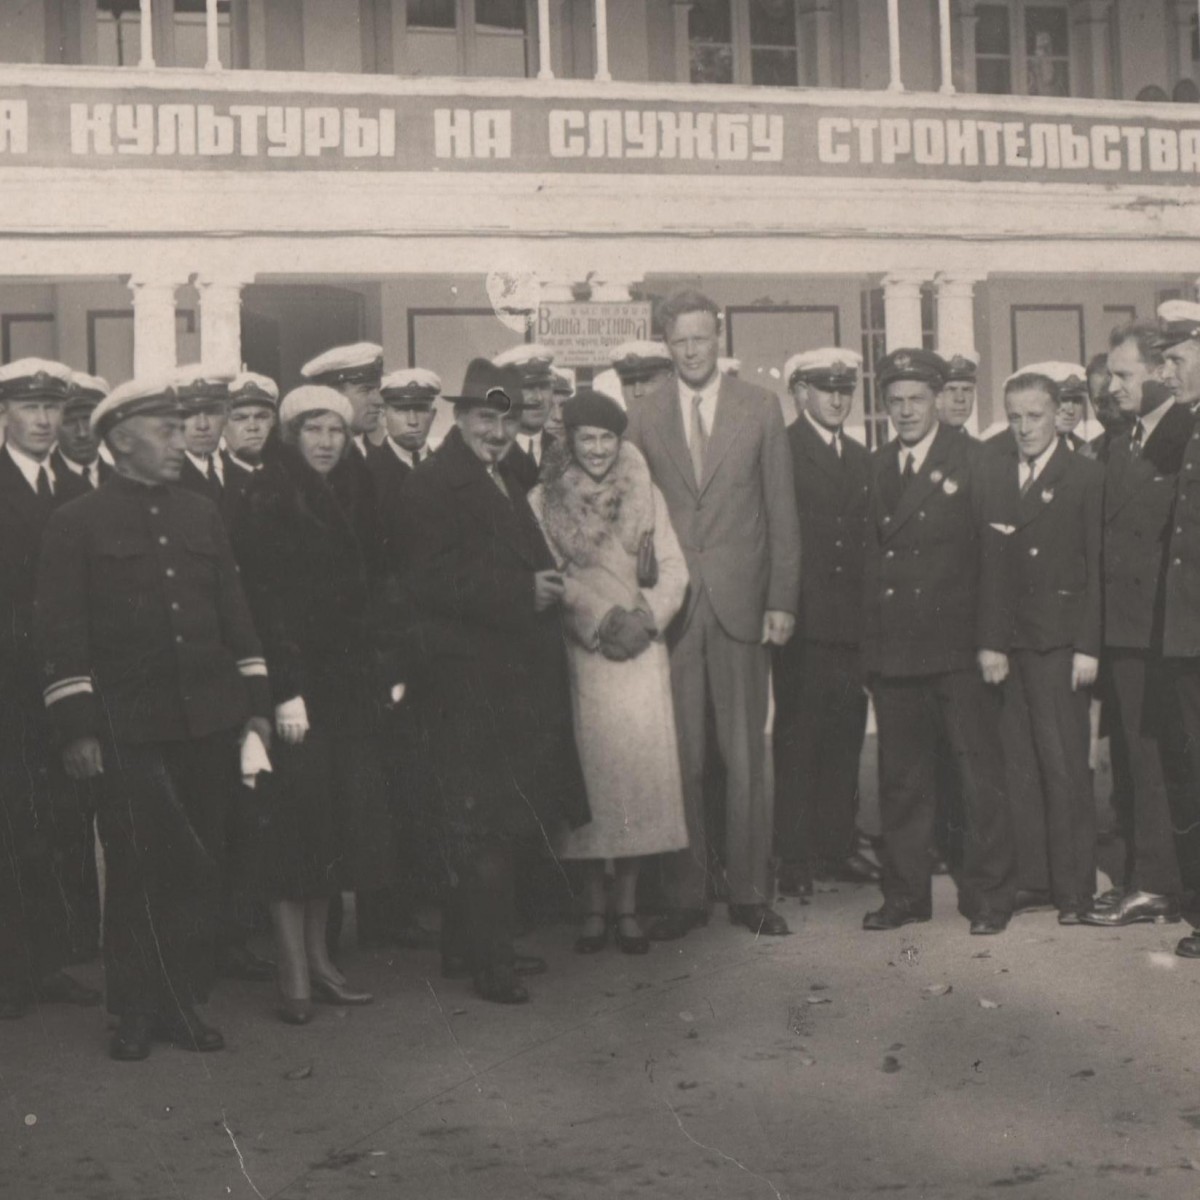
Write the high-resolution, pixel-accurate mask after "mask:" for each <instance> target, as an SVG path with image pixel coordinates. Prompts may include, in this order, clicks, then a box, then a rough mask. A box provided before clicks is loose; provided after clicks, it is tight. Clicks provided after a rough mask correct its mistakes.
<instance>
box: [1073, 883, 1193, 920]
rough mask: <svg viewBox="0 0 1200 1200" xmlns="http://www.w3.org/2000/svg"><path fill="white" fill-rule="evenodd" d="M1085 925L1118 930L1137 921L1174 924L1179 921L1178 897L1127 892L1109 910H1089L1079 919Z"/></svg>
mask: <svg viewBox="0 0 1200 1200" xmlns="http://www.w3.org/2000/svg"><path fill="white" fill-rule="evenodd" d="M1080 919H1081V920H1082V921H1083V923H1084V924H1085V925H1101V926H1106V927H1108V928H1119V927H1120V926H1122V925H1134V924H1136V923H1137V922H1139V921H1153V922H1154V924H1155V925H1166V924H1174V923H1175V922H1176V921H1178V920H1180V912H1179V897H1178V896H1158V895H1155V894H1154V893H1153V892H1129V893H1128V894H1127V895H1126V896H1125V897H1124V898H1123V899H1122V900H1121V902H1120V903H1119V904H1115V905H1113V906H1112V907H1111V908H1099V907H1097V908H1091V909H1089V910H1088V911H1087V912H1085V913H1084V914H1083V916H1082V917H1081V918H1080Z"/></svg>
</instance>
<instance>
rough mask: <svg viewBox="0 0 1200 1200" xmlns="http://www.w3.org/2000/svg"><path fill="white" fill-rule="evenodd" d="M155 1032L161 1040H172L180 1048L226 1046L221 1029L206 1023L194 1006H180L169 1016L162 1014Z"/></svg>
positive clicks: (221, 1047)
mask: <svg viewBox="0 0 1200 1200" xmlns="http://www.w3.org/2000/svg"><path fill="white" fill-rule="evenodd" d="M153 1034H154V1037H155V1038H157V1039H158V1040H159V1041H160V1042H170V1043H171V1045H173V1046H178V1047H179V1048H180V1050H199V1051H201V1052H206V1051H209V1050H223V1049H224V1048H225V1039H224V1038H223V1037H222V1036H221V1033H220V1030H217V1029H213V1027H212V1026H211V1025H205V1023H204V1022H203V1021H202V1020H200V1018H199V1016H198V1015H197V1014H196V1011H195V1009H192V1008H178V1009H176V1010H175V1011H174V1012H173V1013H172V1014H171V1015H170V1016H169V1017H164V1016H162V1015H160V1016H159V1018H158V1020H157V1021H156V1022H155V1023H154V1029H153Z"/></svg>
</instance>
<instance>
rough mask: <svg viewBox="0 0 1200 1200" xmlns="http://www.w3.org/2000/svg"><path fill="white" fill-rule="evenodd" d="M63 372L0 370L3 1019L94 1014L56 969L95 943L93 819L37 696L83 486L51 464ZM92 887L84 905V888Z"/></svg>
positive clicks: (59, 368)
mask: <svg viewBox="0 0 1200 1200" xmlns="http://www.w3.org/2000/svg"><path fill="white" fill-rule="evenodd" d="M70 387H71V372H70V370H69V369H68V368H67V367H65V366H63V365H62V364H61V363H54V362H49V361H47V360H44V359H31V358H26V359H21V360H19V361H17V362H15V363H11V364H9V365H8V366H5V367H0V411H4V413H5V415H6V419H7V437H6V440H5V444H4V446H3V447H2V448H0V1018H6V1017H9V1018H11V1017H19V1016H22V1015H23V1014H24V1013H25V1012H26V1011H27V1010H28V1008H29V1006H30V1005H31V1004H33V1003H34V1002H36V1001H45V1000H60V1001H67V1002H69V1003H74V1004H97V1003H99V999H100V997H99V995H98V993H96V992H95V991H93V990H92V989H90V988H85V987H83V986H82V985H81V984H79V983H77V982H76V981H75V980H73V979H71V977H70V976H68V975H65V974H63V972H62V970H61V968H62V967H63V965H64V964H65V963H67V962H69V961H70V960H71V951H72V945H73V943H74V944H78V945H79V946H81V947H82V946H83V945H85V944H90V947H91V948H92V949H93V950H94V949H95V947H96V945H97V944H98V934H99V926H98V925H94V926H93V927H92V928H91V929H90V930H88V929H86V928H84V927H83V925H84V923H85V922H86V921H88V920H89V919H93V918H94V917H95V916H97V915H98V910H97V907H96V905H95V903H94V896H95V891H94V889H95V874H94V870H93V871H91V872H89V871H88V870H87V866H88V863H87V855H88V854H89V853H91V852H92V846H91V842H90V840H89V837H88V820H87V816H86V813H85V811H84V808H83V806H82V805H81V804H80V803H79V797H78V796H77V795H76V792H75V789H74V787H73V786H72V784H71V782H70V781H69V780H68V779H67V778H66V776H65V774H64V773H63V770H62V765H61V763H60V762H59V760H58V753H57V747H56V746H55V744H54V739H53V736H52V731H51V729H50V726H49V722H48V721H47V720H46V710H45V706H44V705H43V704H42V702H41V688H40V687H39V685H38V679H39V671H38V665H37V655H36V653H35V650H34V645H33V629H32V623H33V591H34V579H35V575H36V569H37V560H38V553H39V550H40V547H41V542H42V535H43V531H44V530H45V527H46V522H47V521H49V519H50V515H51V514H52V513H53V512H55V511H56V510H57V509H59V508H61V507H62V506H63V505H64V504H66V503H67V502H69V501H70V500H73V499H75V498H76V497H78V496H80V495H82V494H83V493H84V492H86V491H87V490H88V485H87V484H86V483H84V482H83V480H82V479H80V478H79V477H78V476H77V475H75V474H74V473H73V472H71V471H70V470H68V469H67V468H66V467H65V466H62V465H61V464H57V463H55V462H54V461H53V455H52V453H51V451H52V448H53V446H54V442H55V438H56V436H57V434H58V431H59V426H60V422H61V419H62V410H63V405H64V403H65V402H66V400H67V398H68V396H69V395H70ZM88 880H90V883H91V887H92V897H91V899H90V900H89V897H88V896H87V894H86V892H85V891H84V887H83V884H84V882H85V881H88Z"/></svg>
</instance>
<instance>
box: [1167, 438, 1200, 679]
mask: <svg viewBox="0 0 1200 1200" xmlns="http://www.w3.org/2000/svg"><path fill="white" fill-rule="evenodd" d="M1167 559H1168V564H1169V565H1168V566H1167V569H1166V587H1165V595H1164V600H1163V654H1165V655H1167V656H1169V657H1172V658H1196V657H1200V421H1196V422H1195V423H1194V424H1193V427H1192V432H1191V436H1190V437H1189V438H1188V441H1187V446H1186V448H1185V450H1184V452H1183V466H1182V468H1181V470H1180V472H1179V476H1178V479H1177V482H1176V487H1175V511H1174V520H1173V522H1172V525H1171V536H1170V542H1169V545H1168V550H1167Z"/></svg>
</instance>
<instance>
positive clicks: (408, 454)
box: [387, 437, 429, 467]
mask: <svg viewBox="0 0 1200 1200" xmlns="http://www.w3.org/2000/svg"><path fill="white" fill-rule="evenodd" d="M387 444H388V445H389V446H390V447H391V448H392V452H393V453H394V454H395V456H396V457H397V458H398V459H399V460H400V461H401V462H402V463H403V464H404V465H405V466H406V467H415V466H416V465H417V463H419V462H421V460H422V459H423V458H424V456H425V455H426V454H428V453H429V451H428V450H427V449H426V448H425V447H424V446H422V447H421V449H420V450H409V449H407V448H406V447H404V446H402V445H400V443H399V442H398V441H396V439H395V438H393V437H389V438H388V439H387Z"/></svg>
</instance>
